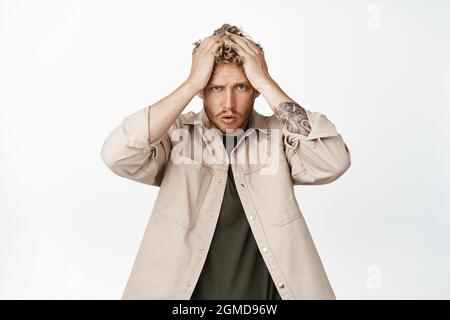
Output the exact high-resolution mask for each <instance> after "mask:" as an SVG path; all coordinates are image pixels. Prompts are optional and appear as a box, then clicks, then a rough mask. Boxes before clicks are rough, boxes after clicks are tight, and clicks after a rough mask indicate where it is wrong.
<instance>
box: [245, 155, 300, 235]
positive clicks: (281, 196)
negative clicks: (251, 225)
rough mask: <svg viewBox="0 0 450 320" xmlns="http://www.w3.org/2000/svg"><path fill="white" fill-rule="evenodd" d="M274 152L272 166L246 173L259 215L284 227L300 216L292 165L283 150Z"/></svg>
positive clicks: (271, 222) (273, 223)
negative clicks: (291, 171)
mask: <svg viewBox="0 0 450 320" xmlns="http://www.w3.org/2000/svg"><path fill="white" fill-rule="evenodd" d="M276 153H277V154H274V153H273V154H272V155H271V156H272V158H273V159H272V160H273V161H276V164H274V163H271V164H269V166H271V167H272V168H269V167H268V166H263V167H261V168H259V169H258V170H256V171H253V172H251V173H248V174H246V180H247V182H248V186H249V190H250V191H251V195H252V198H254V199H253V203H254V205H255V207H256V209H257V211H258V214H259V215H260V216H261V217H262V218H263V219H264V220H265V221H267V222H268V223H270V224H272V225H277V226H284V225H287V224H288V223H290V222H293V221H294V220H296V219H298V218H299V217H300V208H299V206H298V203H297V200H296V198H295V193H294V188H293V184H292V179H291V174H290V169H289V165H288V164H287V161H286V158H285V157H284V154H283V150H282V149H280V150H277V151H276Z"/></svg>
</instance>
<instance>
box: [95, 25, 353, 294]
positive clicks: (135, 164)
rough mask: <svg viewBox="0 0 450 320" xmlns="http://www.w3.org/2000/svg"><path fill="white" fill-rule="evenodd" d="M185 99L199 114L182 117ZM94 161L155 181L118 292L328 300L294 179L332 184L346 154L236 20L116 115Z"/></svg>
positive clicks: (330, 125) (322, 120)
mask: <svg viewBox="0 0 450 320" xmlns="http://www.w3.org/2000/svg"><path fill="white" fill-rule="evenodd" d="M260 94H261V95H262V96H263V97H264V98H265V100H266V101H267V103H268V104H269V105H270V107H271V108H272V110H273V112H274V114H273V115H272V116H263V115H261V114H259V113H258V112H256V110H254V108H253V106H254V101H255V99H256V97H258V96H259V95H260ZM195 95H198V96H199V97H200V98H201V99H202V100H203V106H204V107H203V109H202V110H201V111H200V112H199V113H194V112H188V113H183V114H182V113H181V112H182V111H183V110H184V108H185V107H186V106H187V104H188V103H189V102H190V101H191V100H192V98H193V97H194V96H195ZM224 146H225V149H224V148H223V147H224ZM101 156H102V159H103V161H104V162H105V164H106V165H107V166H108V167H109V168H110V169H111V170H112V171H113V172H114V173H116V174H118V175H120V176H123V177H126V178H129V179H132V180H135V181H138V182H141V183H145V184H148V185H153V186H159V187H160V190H159V193H158V197H157V199H156V201H155V204H154V208H153V211H152V214H151V216H150V219H149V222H148V226H147V229H146V231H145V234H144V237H143V239H142V242H141V245H140V247H139V251H138V254H137V257H136V259H135V261H134V265H133V269H132V272H131V275H130V277H129V280H128V282H127V286H126V288H125V291H124V293H123V296H122V299H336V297H335V294H334V292H333V289H332V287H331V285H330V283H329V281H328V278H327V275H326V272H325V269H324V267H323V265H322V262H321V259H320V257H319V254H318V252H317V250H316V248H315V245H314V243H313V240H312V237H311V235H310V233H309V230H308V227H307V225H306V223H305V220H304V218H303V215H302V213H301V211H300V208H299V206H298V203H297V201H296V199H295V194H294V189H293V186H294V185H318V184H325V183H330V182H332V181H334V180H336V179H337V178H339V177H340V176H341V175H342V174H343V173H344V172H345V171H346V170H347V169H348V168H349V166H350V152H349V149H348V147H347V145H346V144H345V143H344V141H343V139H342V136H341V135H340V134H339V133H338V132H337V131H336V128H335V126H334V124H333V123H332V122H331V121H329V120H328V119H327V117H326V116H324V115H322V114H320V113H318V112H311V111H309V110H307V109H305V108H303V107H302V106H300V105H299V104H298V103H296V102H295V101H294V100H292V99H291V98H289V97H288V96H287V94H286V93H284V92H283V91H282V89H281V88H280V87H279V86H278V85H277V84H276V82H275V81H274V80H273V79H272V78H271V76H270V75H269V72H268V68H267V64H266V62H265V58H264V52H263V50H262V47H261V46H260V45H259V44H256V43H255V42H253V41H252V40H251V39H249V38H248V37H246V36H244V35H243V34H242V32H241V31H240V30H239V29H238V28H236V27H235V26H230V25H228V24H224V25H223V26H222V27H221V28H219V29H217V30H215V32H214V34H213V35H212V36H210V37H206V38H204V39H203V41H201V42H200V43H198V42H197V43H196V48H194V51H193V54H192V67H191V72H190V75H189V77H188V78H187V80H186V81H185V82H183V83H182V85H180V86H179V87H178V88H177V89H176V90H175V91H174V92H173V93H171V94H170V95H169V96H167V97H165V98H164V99H162V100H160V101H159V102H157V103H155V104H153V105H151V106H150V107H146V108H143V109H141V110H139V111H137V112H135V113H133V114H131V115H129V116H127V117H126V118H124V120H123V122H122V123H121V124H120V125H118V126H117V127H116V128H115V129H114V130H113V131H112V132H111V133H110V135H109V136H108V137H107V139H106V140H105V142H104V144H103V147H102V152H101Z"/></svg>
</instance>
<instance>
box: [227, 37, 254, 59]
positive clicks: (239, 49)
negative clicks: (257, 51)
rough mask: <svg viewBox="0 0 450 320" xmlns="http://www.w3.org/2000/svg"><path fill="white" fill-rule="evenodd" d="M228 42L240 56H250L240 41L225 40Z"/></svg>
mask: <svg viewBox="0 0 450 320" xmlns="http://www.w3.org/2000/svg"><path fill="white" fill-rule="evenodd" d="M225 41H226V43H227V44H228V45H229V46H230V47H232V48H233V49H234V51H236V52H237V53H238V54H239V55H240V56H242V57H245V56H248V55H249V54H250V53H249V52H247V51H246V50H245V49H244V48H242V47H241V46H240V45H239V44H238V43H236V42H233V41H232V40H228V41H227V40H225Z"/></svg>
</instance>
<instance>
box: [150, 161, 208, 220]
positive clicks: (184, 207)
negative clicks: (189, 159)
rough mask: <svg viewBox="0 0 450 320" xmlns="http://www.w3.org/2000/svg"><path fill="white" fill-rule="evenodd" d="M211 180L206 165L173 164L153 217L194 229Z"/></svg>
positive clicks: (161, 188)
mask: <svg viewBox="0 0 450 320" xmlns="http://www.w3.org/2000/svg"><path fill="white" fill-rule="evenodd" d="M169 163H171V162H169ZM211 179H212V173H211V171H210V169H207V168H206V167H204V166H202V165H198V164H173V163H171V164H170V165H169V166H168V168H167V170H166V172H165V175H164V178H163V181H162V183H161V187H160V190H159V193H158V196H157V198H156V201H155V205H154V209H153V213H154V214H157V215H159V216H162V217H164V218H166V219H168V220H170V221H172V222H175V223H177V224H178V225H180V226H182V227H184V228H191V227H193V226H194V225H195V222H196V220H197V217H198V214H199V212H200V210H201V206H202V204H203V201H204V199H205V197H206V194H207V192H208V188H209V185H210V182H211Z"/></svg>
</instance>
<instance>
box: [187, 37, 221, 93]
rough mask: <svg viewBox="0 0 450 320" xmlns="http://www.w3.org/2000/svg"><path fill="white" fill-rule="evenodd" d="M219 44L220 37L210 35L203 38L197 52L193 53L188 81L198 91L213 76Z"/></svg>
mask: <svg viewBox="0 0 450 320" xmlns="http://www.w3.org/2000/svg"><path fill="white" fill-rule="evenodd" d="M219 46H220V40H219V37H218V36H217V35H213V36H209V37H206V38H204V39H203V41H202V42H201V43H200V45H199V46H198V48H197V50H196V51H195V53H193V54H192V66H191V73H190V74H189V77H188V80H187V81H188V82H189V83H191V84H192V85H193V87H194V88H196V89H198V91H200V90H202V89H203V88H205V87H206V85H207V84H208V82H209V79H210V78H211V73H212V70H213V68H214V57H215V55H216V52H217V49H218V48H219Z"/></svg>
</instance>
